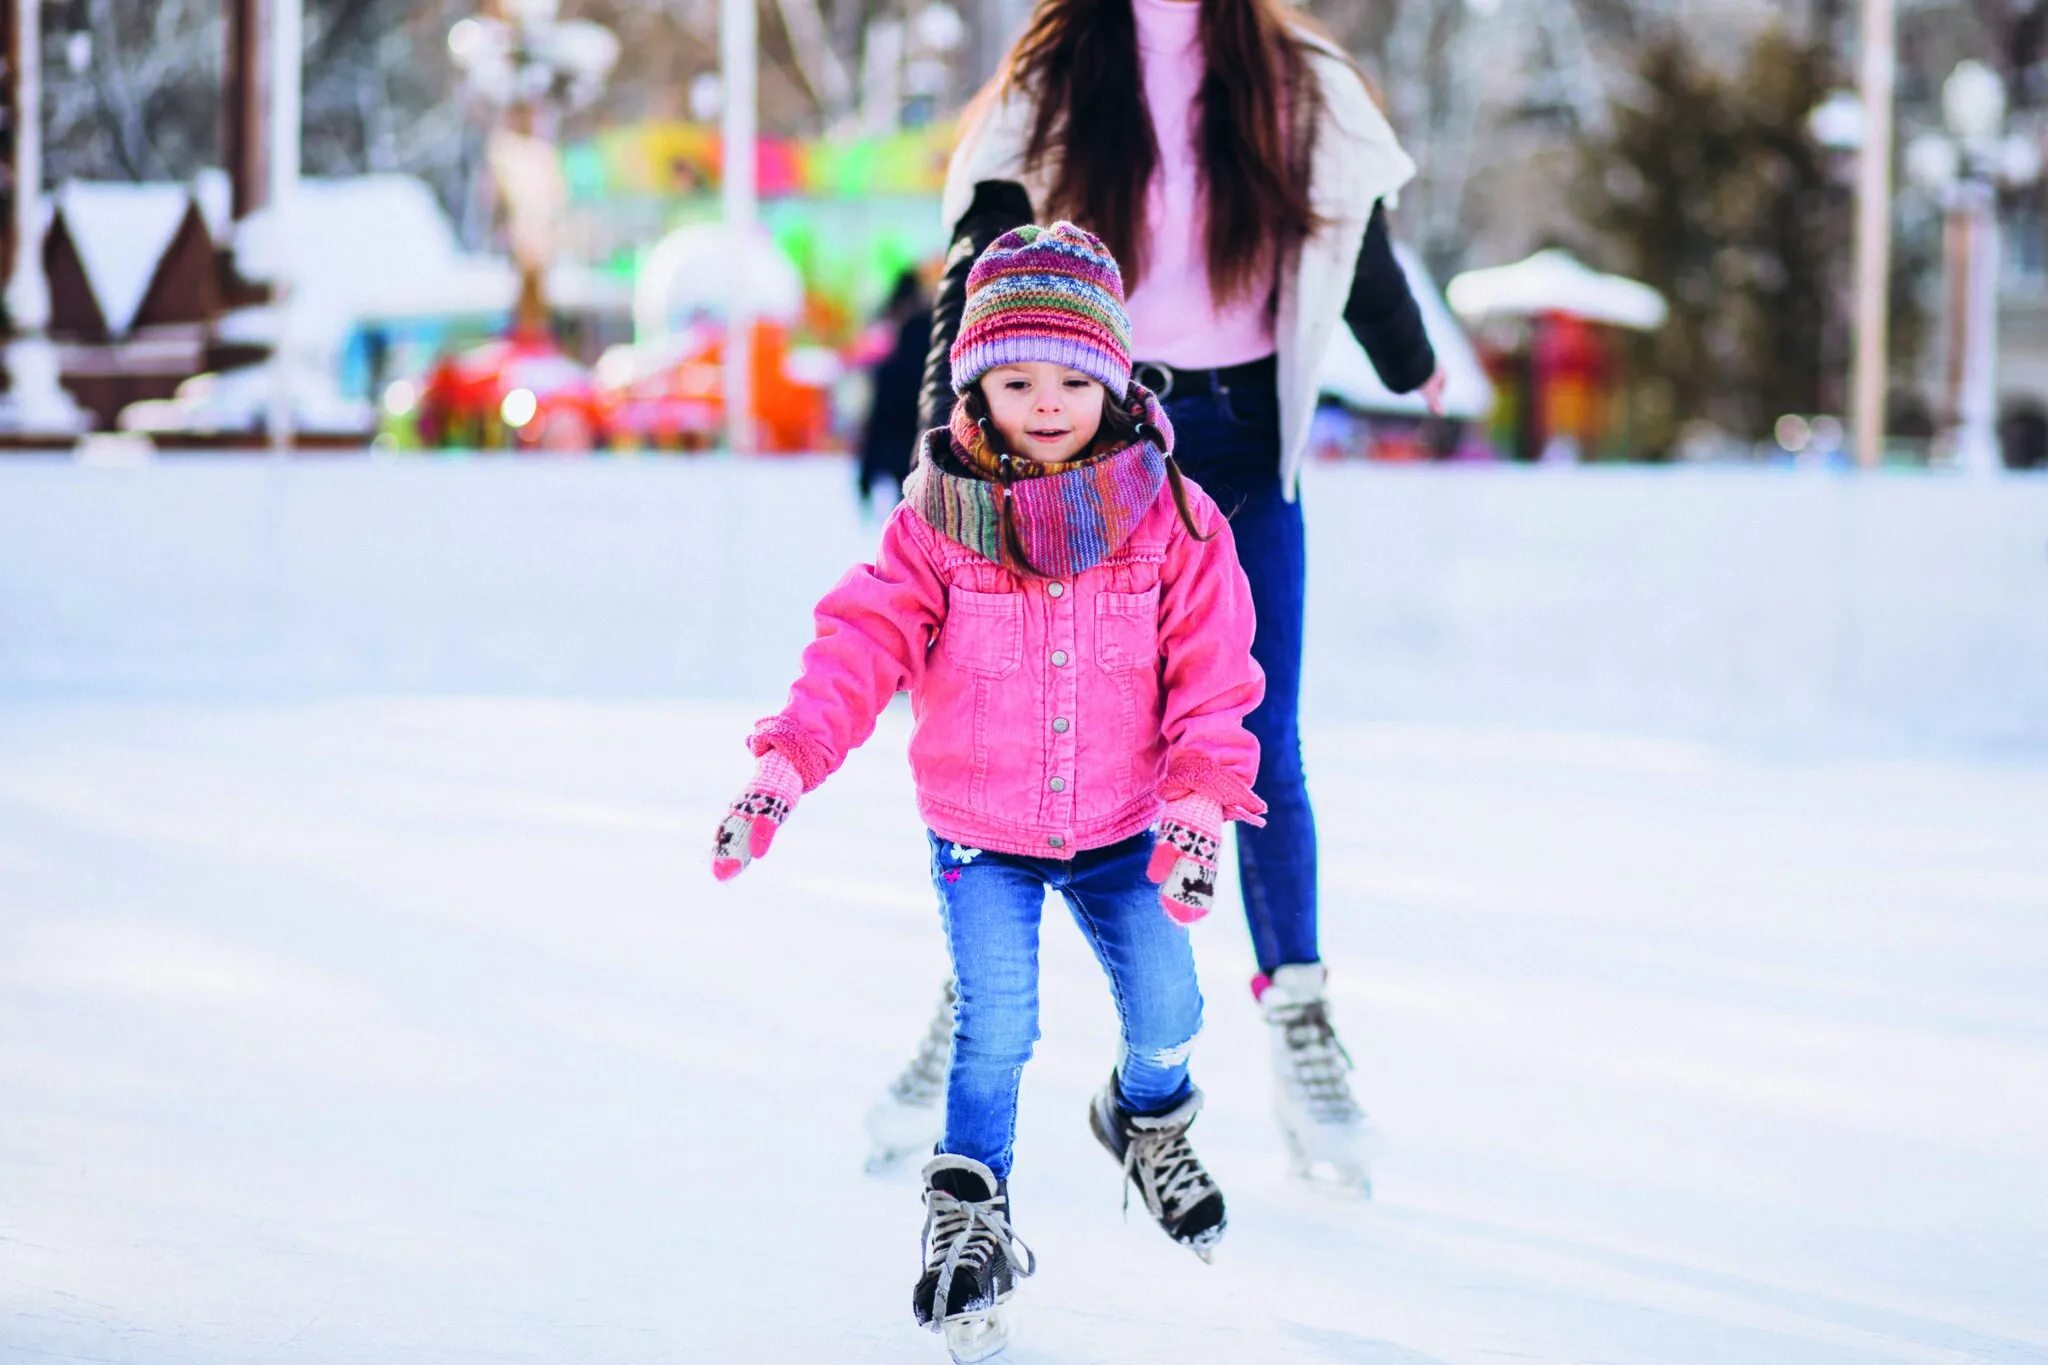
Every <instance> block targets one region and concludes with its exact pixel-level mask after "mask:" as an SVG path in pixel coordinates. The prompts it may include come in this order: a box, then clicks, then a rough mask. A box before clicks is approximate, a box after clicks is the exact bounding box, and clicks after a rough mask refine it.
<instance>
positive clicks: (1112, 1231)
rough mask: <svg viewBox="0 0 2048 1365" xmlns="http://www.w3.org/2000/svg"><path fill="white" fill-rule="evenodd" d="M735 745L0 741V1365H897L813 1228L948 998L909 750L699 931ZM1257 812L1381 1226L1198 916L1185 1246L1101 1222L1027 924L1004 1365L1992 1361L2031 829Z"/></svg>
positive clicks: (2033, 960) (1650, 765)
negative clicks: (1312, 875) (1299, 913)
mask: <svg viewBox="0 0 2048 1365" xmlns="http://www.w3.org/2000/svg"><path fill="white" fill-rule="evenodd" d="M771 703H772V698H767V697H764V698H761V699H759V700H758V701H756V702H755V703H754V704H751V705H743V706H742V705H725V704H717V703H706V702H695V703H680V702H675V703H654V702H636V701H622V700H609V701H592V700H584V701H578V700H575V699H554V700H509V699H495V700H494V699H484V698H473V697H472V698H465V697H460V696H449V697H440V698H398V699H376V698H358V699H353V700H346V699H343V700H333V699H330V700H318V701H316V700H300V701H289V700H277V701H271V702H245V703H242V704H237V705H228V704H225V703H221V704H209V703H207V702H205V701H203V700H170V699H154V700H152V699H148V698H141V699H130V700H126V701H112V700H105V701H97V702H82V701H76V700H73V701H65V700H63V699H61V698H57V699H52V698H47V697H46V698H44V699H40V700H38V699H31V698H25V697H16V698H14V699H12V700H0V1095H4V1097H5V1100H4V1104H0V1359H4V1360H6V1361H8V1362H10V1365H11V1363H12V1362H16V1361H19V1362H32V1363H35V1365H40V1363H41V1362H48V1361H83V1360H90V1361H95V1362H116V1363H119V1365H127V1363H128V1362H134V1365H185V1363H188V1362H189V1363H190V1365H225V1363H227V1362H264V1363H265V1365H372V1363H373V1362H374V1365H401V1363H407V1365H410V1363H412V1362H419V1363H421V1365H425V1363H426V1362H436V1363H438V1362H449V1363H450V1365H454V1363H456V1362H492V1363H494V1365H495V1363H496V1362H506V1363H508V1365H510V1363H512V1362H535V1365H540V1363H542V1362H545V1363H547V1365H556V1363H557V1362H561V1363H567V1362H592V1363H598V1362H602V1363H606V1365H610V1363H612V1362H617V1363H618V1365H635V1363H637V1362H657V1361H659V1362H664V1365H668V1363H671V1362H678V1361H706V1362H711V1361H716V1362H740V1361H745V1362H751V1361H777V1362H779V1361H806V1362H809V1361H841V1360H880V1361H913V1362H914V1361H942V1360H943V1359H944V1353H943V1350H942V1348H941V1347H940V1345H939V1343H938V1342H937V1340H936V1339H935V1338H932V1337H930V1336H928V1335H925V1334H923V1333H920V1332H918V1331H917V1330H916V1329H915V1328H914V1327H913V1325H912V1324H911V1321H910V1315H909V1310H908V1291H909V1285H910V1282H911V1279H912V1277H913V1274H914V1270H915V1261H916V1249H915V1248H916V1240H917V1235H918V1231H919V1227H920V1222H921V1211H920V1208H919V1205H918V1199H917V1194H916V1191H915V1186H914V1182H913V1180H912V1179H911V1178H910V1177H908V1176H899V1177H896V1178H893V1179H874V1178H869V1177H866V1176H863V1175H862V1174H861V1173H860V1166H861V1160H862V1156H863V1148H864V1144H863V1139H862V1135H861V1131H860V1117H861V1113H862V1110H863V1108H864V1107H865V1105H866V1104H867V1102H868V1101H869V1099H870V1098H871V1096H872V1095H873V1093H874V1092H875V1091H876V1089H877V1088H878V1086H879V1085H880V1084H881V1083H882V1082H883V1081H884V1080H885V1079H886V1078H887V1076H888V1075H889V1074H890V1073H891V1072H892V1071H893V1069H894V1068H895V1067H896V1066H897V1065H898V1064H899V1063H900V1061H901V1060H902V1058H903V1057H904V1055H906V1052H907V1049H908V1048H909V1047H910V1046H911V1044H912V1043H913V1042H914V1041H915V1039H916V1037H917V1036H918V1034H919V1032H920V1031H921V1029H922V1028H923V1025H924V1022H925V1019H926V1017H927V1011H928V1009H929V1007H930V1005H931V1002H932V996H933V994H934V991H935V989H936V987H937V984H938V980H939V977H940V974H941V972H942V970H943V966H942V962H943V954H942V948H941V945H940V942H939V937H938V933H937V929H936V925H935V922H934V916H933V912H932V909H931V906H930V898H929V891H928V888H927V887H926V886H925V884H924V876H925V873H924V868H923V861H922V856H921V848H920V839H919V837H918V832H917V827H916V825H915V823H914V815H913V814H912V810H911V805H910V793H909V787H908V781H907V778H906V776H905V774H904V773H903V771H902V766H901V763H900V761H899V755H900V752H901V747H902V743H903V739H904V730H905V726H904V718H903V715H902V713H901V712H900V711H895V712H892V713H891V714H890V716H889V717H887V718H885V724H884V727H883V730H882V732H881V734H880V735H879V736H878V738H877V740H876V741H875V742H874V744H873V745H872V746H871V748H870V750H869V751H867V752H865V753H863V754H861V755H859V756H858V757H857V758H856V760H855V761H854V762H853V763H851V764H850V765H849V766H848V768H847V770H846V771H845V772H844V773H842V774H841V775H840V776H839V777H838V778H836V779H835V780H834V782H833V783H832V784H830V785H828V786H827V787H826V788H824V789H823V790H822V791H821V792H819V793H818V794H817V795H815V796H814V797H812V798H809V799H807V801H806V802H805V804H804V806H803V807H802V808H800V809H799V811H798V812H797V814H796V816H795V818H794V820H793V821H792V823H791V825H790V826H789V828H788V829H787V830H786V831H785V832H784V834H783V836H782V838H781V839H780V840H779V841H778V842H777V845H776V848H775V850H774V852H773V854H772V855H771V856H770V857H769V859H768V860H766V861H765V862H763V863H761V864H759V865H757V866H756V867H755V868H753V869H751V870H750V871H749V872H748V873H747V874H746V876H744V877H743V878H741V879H740V880H739V881H737V882H735V883H733V884H730V885H726V886H720V885H718V884H716V883H714V882H713V881H712V880H711V878H710V876H709V873H708V871H707V870H706V866H705V862H706V859H705V850H706V847H707V844H708V840H709V837H710V832H711V829H712V827H713V824H714V821H715V818H716V816H717V813H718V811H719V809H720V808H721V806H722V804H723V802H724V801H725V799H726V798H727V797H728V796H729V795H730V789H731V788H733V787H734V786H735V785H736V784H737V783H738V782H739V781H740V780H741V779H742V778H743V776H744V775H745V773H746V771H747V761H746V759H745V756H744V754H743V752H742V751H741V750H740V748H739V746H738V741H737V736H738V735H739V734H741V733H742V732H743V730H744V727H745V725H746V724H747V722H748V721H749V720H750V719H751V718H752V717H753V716H754V715H756V714H759V712H760V711H761V710H764V709H766V707H767V706H768V705H769V704H771ZM1309 751H1310V754H1311V758H1312V763H1313V782H1314V790H1315V793H1316V795H1317V798H1318V802H1319V814H1320V817H1321V829H1322V835H1323V840H1324V850H1325V854H1324V858H1325V861H1324V881H1325V886H1326V893H1327V900H1328V907H1327V914H1326V927H1325V940H1326V952H1327V955H1328V957H1329V958H1330V960H1331V961H1332V962H1333V963H1335V964H1336V968H1337V973H1338V974H1337V976H1336V978H1335V981H1336V990H1337V995H1338V1002H1339V1022H1340V1024H1341V1025H1342V1026H1343V1028H1344V1030H1345V1036H1346V1038H1347V1039H1348V1041H1349V1043H1350V1045H1351V1050H1352V1052H1353V1053H1354V1055H1355V1056H1356V1058H1357V1061H1358V1082H1359V1085H1360V1087H1361V1090H1362V1092H1363V1094H1364V1096H1365V1097H1366V1099H1367V1101H1368V1103H1369V1105H1370V1107H1371V1108H1372V1109H1373V1111H1374V1113H1375V1115H1376V1117H1377V1119H1378V1120H1379V1122H1380V1123H1381V1124H1382V1126H1383V1127H1384V1129H1385V1130H1386V1133H1387V1141H1388V1148H1387V1152H1386V1154H1385V1156H1384V1158H1383V1160H1382V1163H1381V1167H1380V1174H1379V1190H1378V1197H1377V1198H1376V1199H1375V1200H1374V1201H1372V1202H1371V1203H1361V1202H1355V1201H1344V1200H1339V1199H1332V1198H1329V1197H1324V1196H1318V1195H1315V1194H1313V1193H1310V1192H1307V1191H1304V1190H1302V1189H1300V1188H1298V1187H1295V1186H1292V1185H1290V1184H1289V1183H1288V1182H1287V1181H1286V1180H1284V1179H1283V1177H1282V1174H1281V1161H1280V1152H1279V1144H1278V1142H1277V1140H1276V1138H1275V1136H1274V1134H1273V1132H1272V1130H1271V1127H1270V1123H1269V1121H1268V1118H1267V1116H1266V1113H1265V1105H1266V1092H1265V1084H1266V1082H1265V1075H1264V1057H1263V1051H1262V1049H1263V1046H1264V1039H1263V1037H1262V1033H1261V1025H1260V1024H1259V1023H1258V1022H1257V1020H1256V1017H1255V1015H1254V1013H1253V1010H1252V1008H1251V1006H1250V1003H1249V999H1248V996H1247V994H1246V992H1245V989H1244V981H1245V978H1246V976H1247V975H1248V973H1249V970H1250V963H1249V959H1248V953H1247V947H1246V941H1245V935H1244V930H1243V927H1242V921H1241V919H1240V918H1239V917H1238V914H1237V911H1236V909H1235V906H1234V904H1225V905H1223V906H1220V907H1219V909H1218V912H1217V913H1216V914H1215V915H1214V916H1213V917H1212V918H1211V919H1210V920H1209V921H1207V922H1205V923H1204V924H1202V925H1200V926H1198V927H1197V929H1196V933H1197V935H1198V955H1199V957H1200V961H1201V965H1202V971H1203V975H1204V985H1205V990H1206V992H1207V995H1208V999H1209V1022H1208V1027H1207V1030H1206V1032H1205V1034H1204V1036H1203V1039H1202V1041H1201V1044H1200V1046H1199V1048H1198V1052H1197V1058H1196V1067H1197V1075H1198V1078H1199V1080H1200V1082H1201V1084H1202V1085H1203V1086H1204V1088H1205V1089H1206V1090H1207V1092H1208V1097H1209V1107H1208V1110H1207V1112H1206V1113H1205V1114H1204V1115H1203V1117H1202V1120H1201V1121H1200V1123H1199V1124H1198V1125H1197V1128H1196V1130H1195V1136H1196V1138H1197V1139H1198V1141H1199V1144H1200V1147H1201V1150H1202V1151H1203V1153H1204V1155H1205V1156H1206V1157H1207V1159H1208V1160H1209V1162H1210V1164H1211V1166H1212V1168H1213V1169H1214V1170H1215V1172H1216V1174H1217V1176H1218V1177H1219V1179H1220V1180H1221V1182H1222V1184H1223V1185H1224V1187H1225V1188H1226V1190H1227V1191H1228V1193H1229V1196H1230V1199H1231V1201H1232V1202H1231V1209H1232V1226H1231V1231H1230V1234H1229V1236H1228V1238H1227V1239H1226V1241H1225V1243H1224V1246H1223V1249H1222V1253H1221V1255H1220V1257H1219V1260H1218V1263H1217V1264H1216V1265H1215V1266H1213V1267H1208V1266H1204V1265H1202V1264H1201V1263H1200V1262H1198V1261H1197V1260H1195V1258H1193V1257H1192V1256H1189V1255H1187V1254H1186V1253H1185V1252H1182V1251H1180V1250H1178V1249H1176V1248H1174V1247H1172V1246H1171V1245H1169V1244H1168V1243H1167V1242H1166V1240H1165V1239H1164V1238H1163V1237H1162V1236H1161V1235H1160V1234H1159V1233H1158V1232H1157V1231H1156V1230H1155V1229H1153V1228H1152V1227H1150V1226H1149V1225H1148V1224H1146V1223H1145V1222H1144V1221H1143V1219H1142V1217H1139V1218H1134V1219H1132V1220H1131V1221H1129V1222H1128V1223H1126V1222H1125V1221H1124V1220H1123V1219H1122V1217H1121V1216H1120V1214H1119V1194H1118V1184H1117V1181H1118V1172H1117V1170H1116V1168H1115V1167H1114V1165H1113V1164H1112V1163H1111V1162H1110V1161H1109V1159H1108V1158H1106V1157H1105V1156H1104V1155H1103V1153H1102V1152H1100V1151H1099V1150H1098V1149H1096V1148H1095V1147H1094V1145H1093V1143H1092V1141H1091V1139H1090V1138H1089V1137H1088V1135H1087V1133H1086V1130H1085V1127H1084V1123H1083V1118H1082V1112H1083V1106H1084V1104H1085V1102H1086V1099H1087V1097H1088V1095H1089V1094H1090V1092H1091V1091H1092V1089H1093V1088H1094V1087H1095V1086H1096V1085H1098V1084H1099V1083H1100V1081H1101V1079H1102V1077H1103V1075H1104V1074H1105V1071H1106V1069H1107V1067H1108V1064H1109V1061H1110V1055H1111V1046H1112V1039H1113V1017H1112V1014H1111V1011H1110V1008H1109V1006H1108V1003H1107V999H1106V992H1105V991H1104V990H1103V988H1102V985H1101V982H1100V978H1099V975H1098V974H1097V973H1096V971H1095V968H1094V966H1093V964H1092V962H1091V961H1089V959H1088V958H1087V956H1086V953H1085V950H1084V949H1083V948H1082V947H1081V945H1080V942H1079V937H1078V935H1077V934H1075V933H1074V932H1073V931H1072V930H1071V929H1070V928H1069V927H1068V925H1067V923H1066V921H1065V919H1064V916H1063V915H1059V914H1056V913H1049V916H1048V929H1047V933H1046V935H1045V950H1044V951H1045V963H1044V976H1045V996H1046V1009H1045V1037H1044V1041H1043V1043H1042V1044H1041V1047H1040V1051H1039V1055H1038V1058H1037V1060H1036V1061H1034V1063H1033V1064H1032V1067H1031V1069H1030V1070H1029V1071H1028V1072H1027V1075H1026V1086H1025V1107H1024V1111H1023V1115H1022V1125H1021V1133H1020V1139H1019V1151H1020V1162H1021V1164H1020V1166H1019V1170H1018V1174H1017V1177H1016V1182H1015V1194H1016V1199H1017V1204H1018V1206H1019V1217H1020V1226H1021V1230H1022V1231H1023V1233H1024V1234H1025V1236H1026V1237H1027V1238H1028V1239H1029V1240H1030V1241H1031V1242H1032V1243H1033V1244H1034V1245H1035V1247H1036V1249H1037V1251H1038V1253H1039V1256H1040V1258H1041V1262H1042V1269H1041V1271H1040V1274H1039V1275H1038V1277H1037V1278H1036V1279H1035V1280H1033V1281H1031V1282H1030V1283H1029V1284H1027V1286H1026V1287H1025V1289H1024V1291H1023V1294H1022V1297H1021V1300H1020V1303H1021V1306H1022V1325H1021V1334H1022V1335H1021V1338H1020V1340H1019V1343H1018V1344H1017V1345H1016V1346H1015V1347H1013V1348H1012V1350H1011V1352H1010V1354H1009V1356H1008V1357H1007V1360H1008V1361H1009V1363H1010V1365H1055V1362H1057V1363H1058V1365H1078V1363H1079V1362H1104V1363H1105V1365H1108V1363H1109V1362H1115V1363H1116V1365H1142V1363H1144V1362H1159V1363H1160V1365H1208V1363H1209V1362H1215V1363H1216V1365H1225V1363H1226V1362H1227V1363H1228V1365H1242V1363H1243V1362H1269V1361H1270V1362H1281V1361H1300V1362H1341V1363H1343V1365H1428V1363H1429V1362H1471V1363H1474V1365H1477V1363H1480V1362H1485V1363H1487V1365H1494V1363H1497V1362H1501V1361H1553V1362H1566V1361H1572V1362H1655V1363H1656V1365H1690V1363H1691V1362H1717V1363H1718V1362H1742V1363H1743V1365H1768V1363H1770V1362H1800V1363H1801V1365H1837V1363H1839V1365H1865V1363H1866V1362H1894V1361H1896V1362H1949V1361H1965V1360H1972V1361H1974V1360H1996V1361H2044V1360H2048V1312H2044V1308H2048V1291H2044V1290H2043V1288H2042V1286H2043V1285H2044V1284H2048V1229H2044V1222H2048V1217H2044V1210H2048V1085H2044V1084H2043V1078H2044V1076H2048V991H2044V989H2043V986H2044V981H2048V922H2044V919H2043V913H2042V912H2043V907H2044V906H2048V838H2044V835H2043V831H2044V829H2048V771H2044V770H2043V768H2041V767H2040V766H2038V765H2037V766H2020V765H2017V764H2012V765H2001V764H1998V763H1995V762H1992V761H1989V760H1983V759H1976V760H1970V759H1961V758H1958V759H1954V760H1939V761H1932V760H1929V761H1918V762H1912V763H1906V762H1900V761H1896V760H1894V761H1877V760H1861V759H1856V758H1852V757H1845V756H1841V755H1832V756H1829V757H1826V758H1813V757H1806V758H1802V759H1793V758H1788V757H1786V756H1785V755H1784V754H1783V753H1778V754H1776V755H1775V756H1774V755H1772V754H1770V753H1768V752H1763V751H1750V752H1748V753H1737V752H1734V751H1731V750H1726V749H1714V748H1708V747H1700V746H1696V745H1692V744H1688V743H1680V742H1674V741H1658V740H1646V739H1618V738H1600V737H1590V736H1583V735H1571V734H1564V733H1547V732H1542V731H1536V730H1530V729H1520V730H1487V729H1480V728H1462V727H1457V726H1443V727H1425V726H1420V725H1392V724H1386V725H1377V726H1374V725H1355V726H1348V727H1346V728H1330V727H1325V728H1322V729H1320V730H1318V731H1316V732H1315V733H1313V734H1312V735H1311V736H1310V746H1309Z"/></svg>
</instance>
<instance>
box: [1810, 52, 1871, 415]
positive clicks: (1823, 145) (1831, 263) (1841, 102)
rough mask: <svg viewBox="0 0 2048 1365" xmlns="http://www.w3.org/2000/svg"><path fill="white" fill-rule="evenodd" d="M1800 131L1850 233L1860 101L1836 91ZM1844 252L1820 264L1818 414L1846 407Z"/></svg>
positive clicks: (1848, 297)
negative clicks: (1818, 159) (1823, 166)
mask: <svg viewBox="0 0 2048 1365" xmlns="http://www.w3.org/2000/svg"><path fill="white" fill-rule="evenodd" d="M1806 130H1807V133H1808V135H1809V136H1811V137H1812V138H1813V141H1814V145H1816V146H1817V147H1819V148H1820V149H1821V151H1822V152H1823V153H1824V154H1825V160H1826V163H1827V174H1828V182H1829V187H1830V189H1831V190H1832V191H1833V194H1832V195H1831V196H1830V201H1831V202H1830V206H1829V208H1830V216H1831V218H1833V217H1837V216H1838V217H1839V219H1840V220H1841V222H1842V224H1843V227H1844V230H1845V233H1846V235H1848V236H1851V237H1853V236H1854V222H1855V208H1854V200H1855V169H1854V162H1855V160H1856V154H1857V153H1858V152H1859V151H1861V150H1862V148H1863V101H1862V100H1861V99H1859V98H1857V96H1856V93H1855V92H1854V91H1851V90H1836V91H1833V92H1832V93H1830V94H1829V95H1828V96H1827V98H1825V99H1823V100H1822V101H1821V102H1820V103H1819V104H1817V105H1815V106H1814V107H1813V111H1812V112H1811V113H1809V114H1808V115H1807V116H1806ZM1847 261H1848V257H1847V255H1846V254H1845V253H1842V252H1838V251H1829V252H1828V253H1827V261H1826V264H1825V266H1824V267H1823V273H1824V276H1825V293H1826V300H1827V302H1826V310H1825V314H1824V316H1823V317H1822V318H1821V348H1820V350H1821V355H1820V406H1821V410H1822V411H1823V412H1829V413H1839V412H1842V411H1844V410H1845V409H1846V408H1847V406H1848V399H1849V386H1848V383H1847V379H1848V370H1849V354H1850V349H1851V335H1852V333H1853V332H1854V328H1852V327H1851V326H1849V325H1848V324H1849V317H1850V310H1851V308H1852V306H1853V304H1854V297H1853V293H1852V290H1851V288H1850V286H1849V283H1848V281H1847V280H1846V279H1845V278H1844V273H1843V270H1842V267H1843V266H1844V265H1845V264H1846V263H1847Z"/></svg>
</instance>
